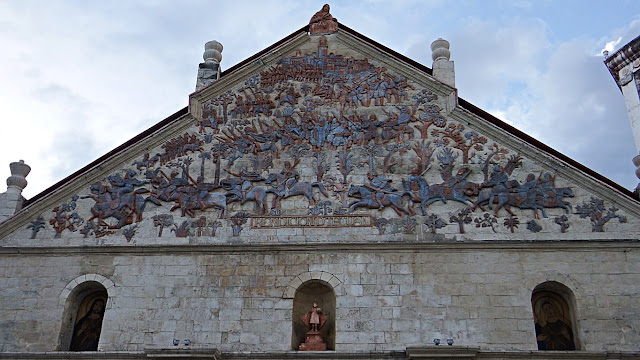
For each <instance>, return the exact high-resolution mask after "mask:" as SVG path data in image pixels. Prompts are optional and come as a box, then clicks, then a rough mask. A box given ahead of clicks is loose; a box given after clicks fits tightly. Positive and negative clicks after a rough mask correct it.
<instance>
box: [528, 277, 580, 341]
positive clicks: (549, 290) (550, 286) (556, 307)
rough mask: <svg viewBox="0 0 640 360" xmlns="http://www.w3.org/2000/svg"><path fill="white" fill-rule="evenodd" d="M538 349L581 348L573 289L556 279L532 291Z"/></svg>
mask: <svg viewBox="0 0 640 360" xmlns="http://www.w3.org/2000/svg"><path fill="white" fill-rule="evenodd" d="M531 306H532V308H533V321H534V325H535V330H536V343H537V345H538V350H579V349H580V347H579V344H580V342H579V341H578V336H577V335H578V331H577V326H576V320H575V319H576V316H575V297H574V295H573V292H572V291H571V290H570V289H569V288H567V287H566V286H565V285H562V284H560V283H558V282H555V281H548V282H545V283H542V284H540V285H538V286H536V288H535V289H534V290H533V293H532V295H531Z"/></svg>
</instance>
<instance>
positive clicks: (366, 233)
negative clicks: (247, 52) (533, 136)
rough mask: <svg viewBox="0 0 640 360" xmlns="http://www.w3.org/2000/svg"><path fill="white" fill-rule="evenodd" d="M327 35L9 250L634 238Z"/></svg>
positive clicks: (240, 76) (276, 57) (210, 94)
mask: <svg viewBox="0 0 640 360" xmlns="http://www.w3.org/2000/svg"><path fill="white" fill-rule="evenodd" d="M457 100H458V99H457V97H456V91H455V89H453V88H451V87H450V86H448V85H445V84H443V83H441V82H439V81H437V80H436V79H434V78H433V77H432V76H431V75H430V70H429V69H427V68H424V67H421V66H419V65H417V64H416V63H414V62H411V61H408V60H407V59H404V58H402V57H401V56H398V54H395V53H393V52H391V51H390V50H388V49H385V48H382V47H380V46H379V45H378V44H375V43H373V42H369V41H366V39H363V38H362V37H359V36H357V34H354V32H353V31H351V30H349V29H347V28H344V27H342V26H341V27H340V30H339V31H338V32H336V33H333V34H325V35H309V34H307V33H306V31H300V32H298V33H294V34H292V35H291V36H290V37H289V38H287V39H285V40H283V41H282V42H280V43H278V44H277V46H274V47H272V48H269V49H268V50H267V51H264V52H262V53H259V54H258V55H256V56H254V57H253V58H251V59H249V60H248V61H245V62H243V63H241V64H239V65H238V66H236V67H234V68H232V69H230V70H227V71H226V72H224V73H223V76H222V78H221V79H219V80H217V81H216V82H215V83H213V84H211V85H209V86H208V87H206V88H204V89H202V90H200V91H198V92H196V93H194V94H192V95H191V96H190V104H189V113H185V114H182V115H181V116H176V118H175V119H173V120H172V121H169V122H166V123H164V124H163V125H162V126H159V127H157V128H156V129H154V131H152V132H149V133H148V134H146V135H145V136H143V137H141V138H140V139H138V140H137V141H136V142H135V143H132V144H130V145H129V146H127V147H126V148H124V149H121V151H119V152H118V153H116V154H114V155H113V156H111V157H109V158H108V159H105V160H104V161H103V162H102V163H100V164H98V165H96V166H95V167H93V168H92V169H90V170H88V171H87V172H86V173H85V174H82V176H77V177H76V178H74V179H72V180H70V181H69V182H68V183H66V184H63V185H61V186H60V187H59V188H58V189H56V190H55V191H52V192H51V193H50V194H48V195H47V196H43V197H41V198H39V199H38V200H37V201H34V202H32V203H31V204H29V206H27V208H26V209H25V210H24V211H23V212H22V213H20V214H17V215H16V216H14V217H13V218H12V219H10V220H9V221H7V222H6V223H4V224H3V226H2V227H0V231H2V233H1V234H2V236H3V238H4V240H2V241H3V243H4V244H5V245H10V246H23V245H38V244H43V242H45V241H46V245H51V246H58V245H89V244H110V245H127V244H138V245H144V244H154V245H155V244H185V243H191V244H210V243H211V244H224V243H236V244H237V243H268V244H275V243H308V242H314V241H315V242H345V241H346V242H380V241H398V240H404V241H406V240H407V239H412V241H416V240H417V241H421V240H428V241H451V240H513V239H519V240H551V239H554V240H558V239H560V240H562V239H566V240H576V239H582V240H590V239H631V238H637V236H638V231H637V230H635V229H637V228H638V215H639V214H638V209H637V207H638V203H637V202H636V201H635V200H633V199H631V198H630V197H629V196H628V195H627V194H624V193H623V192H621V191H619V190H617V189H615V188H613V187H611V186H610V185H608V184H606V183H604V182H602V181H600V180H598V179H595V178H594V177H592V176H590V175H589V174H587V173H585V172H584V171H582V170H580V169H579V168H576V167H574V166H573V165H571V164H568V163H566V162H564V161H562V160H560V159H558V158H557V157H556V156H553V155H552V154H549V153H547V152H545V151H543V150H541V149H539V148H538V147H536V146H534V145H532V144H530V143H528V142H526V141H524V140H523V139H522V138H521V137H518V136H517V134H513V133H511V132H509V131H507V130H505V128H504V127H500V126H496V124H495V121H493V122H491V121H487V120H486V119H483V118H482V117H480V116H478V115H477V114H475V113H474V112H472V111H469V109H467V108H465V107H462V106H460V105H459V104H458V101H457Z"/></svg>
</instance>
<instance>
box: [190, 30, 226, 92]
mask: <svg viewBox="0 0 640 360" xmlns="http://www.w3.org/2000/svg"><path fill="white" fill-rule="evenodd" d="M202 58H203V59H204V62H203V63H200V66H199V67H198V79H197V81H196V91H198V90H200V89H202V88H204V87H206V86H207V85H209V84H211V83H213V82H214V81H216V80H218V79H219V78H220V62H221V61H222V44H220V43H219V42H217V41H215V40H212V41H209V42H207V43H206V44H204V53H203V54H202Z"/></svg>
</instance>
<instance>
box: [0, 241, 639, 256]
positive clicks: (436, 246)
mask: <svg viewBox="0 0 640 360" xmlns="http://www.w3.org/2000/svg"><path fill="white" fill-rule="evenodd" d="M620 249H623V250H627V249H640V239H610V240H469V241H450V242H426V241H420V240H418V241H412V242H403V243H398V242H375V243H371V242H369V243H367V242H349V243H345V242H342V243H336V242H331V243H326V242H319V243H316V244H309V243H305V244H274V245H264V244H262V245H261V244H231V245H224V244H211V245H188V246H185V245H182V244H177V245H142V246H128V245H125V246H119V245H118V246H105V245H95V246H62V247H59V246H55V247H53V246H24V247H22V246H0V255H23V256H29V255H37V256H69V255H70V254H74V255H91V254H101V255H122V254H124V255H157V254H169V255H180V254H186V255H194V254H195V255H202V254H226V253H230V252H249V253H264V252H273V251H278V252H281V251H289V252H314V251H324V252H327V251H332V252H354V251H356V252H366V251H373V252H377V251H390V252H397V251H416V250H417V251H419V250H428V251H430V252H436V251H437V252H459V251H478V250H504V251H535V252H538V251H541V250H542V251H558V250H568V251H572V250H575V251H602V250H620Z"/></svg>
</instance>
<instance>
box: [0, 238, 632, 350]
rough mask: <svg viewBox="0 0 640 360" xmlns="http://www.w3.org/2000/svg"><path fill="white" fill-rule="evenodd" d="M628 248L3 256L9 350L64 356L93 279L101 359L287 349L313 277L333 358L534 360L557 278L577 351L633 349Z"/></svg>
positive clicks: (428, 247) (5, 346) (457, 246)
mask: <svg viewBox="0 0 640 360" xmlns="http://www.w3.org/2000/svg"><path fill="white" fill-rule="evenodd" d="M623 245H624V246H611V244H608V243H596V244H593V243H589V244H588V245H587V244H585V243H580V242H578V243H576V244H575V245H562V244H560V243H558V242H549V243H548V244H545V245H543V246H544V247H546V250H543V249H542V246H531V247H530V248H527V246H523V245H518V244H514V243H512V244H511V245H507V244H503V245H497V244H494V245H491V246H485V247H484V248H479V247H478V246H477V245H474V244H461V243H451V244H433V243H431V244H428V243H427V244H419V243H416V244H413V245H400V244H398V245H395V246H394V245H377V246H374V245H372V246H368V247H367V246H358V248H357V249H356V248H353V247H349V246H344V245H343V246H329V245H327V246H326V250H325V251H318V250H319V249H318V248H313V247H310V248H306V249H305V248H304V247H290V248H288V249H283V250H281V251H262V250H260V249H252V248H250V247H244V248H243V247H238V248H235V249H227V250H224V249H219V248H218V249H215V248H199V249H192V250H190V251H189V252H182V253H181V252H180V250H179V249H176V248H173V249H172V248H157V249H155V250H150V251H149V253H148V254H136V253H135V251H129V250H123V253H118V252H120V251H114V252H112V253H108V252H102V253H94V254H91V252H90V251H89V252H87V251H86V250H82V249H78V253H77V254H76V255H71V254H68V255H62V254H51V255H37V254H24V255H3V256H2V258H1V259H2V260H1V263H2V267H1V268H0V274H1V276H2V278H0V287H1V288H2V289H3V293H2V298H1V302H0V307H1V308H0V330H1V331H0V334H2V338H0V341H1V342H0V351H5V352H7V351H52V350H56V349H57V348H58V346H59V336H60V332H61V324H62V323H63V318H64V316H65V314H64V305H65V301H66V298H65V296H68V293H69V292H68V290H65V287H67V285H69V284H70V282H71V283H72V284H71V285H72V286H73V284H74V283H73V281H74V279H76V278H78V277H79V276H81V275H85V274H89V275H87V276H86V277H83V278H82V279H84V280H90V279H95V276H94V275H92V274H98V275H101V276H104V278H106V279H109V280H110V281H113V284H114V286H113V288H112V289H111V288H110V289H108V290H109V294H110V298H109V303H108V305H107V311H106V313H105V319H104V323H103V331H102V336H101V340H100V349H101V350H105V351H125V350H126V351H135V350H143V349H144V348H150V347H151V348H152V347H171V342H172V340H173V339H190V340H191V341H192V346H193V347H217V348H219V349H221V350H222V351H286V350H291V330H292V309H293V299H291V298H289V296H288V294H290V292H289V291H288V288H289V287H291V286H292V285H291V284H300V283H302V282H303V281H304V280H309V279H312V280H313V279H317V280H320V281H325V280H323V279H332V280H331V282H332V283H333V284H334V286H333V288H334V291H335V293H336V309H335V311H336V350H337V351H355V350H366V351H387V350H404V349H405V348H406V347H408V346H422V345H425V344H430V343H431V342H432V340H433V339H434V338H441V339H447V338H453V339H454V342H455V344H456V345H462V346H479V347H481V348H483V349H487V350H535V349H536V342H535V332H534V323H533V315H532V310H531V292H532V290H533V289H534V288H535V287H536V285H538V284H540V283H543V282H545V281H549V280H551V281H557V282H559V283H562V284H564V285H566V286H567V287H568V288H569V289H570V290H571V291H572V292H573V294H574V296H575V300H576V305H577V307H576V309H574V315H575V319H576V320H577V321H576V323H577V329H576V333H577V338H578V339H579V343H580V344H582V350H591V351H604V350H618V351H620V350H622V351H631V350H634V349H635V348H636V344H638V343H640V334H638V330H637V319H638V318H640V313H639V312H640V311H639V310H638V309H640V301H639V300H638V290H639V288H640V285H638V282H637V279H638V276H639V274H640V265H639V263H638V259H640V251H638V247H637V243H636V242H633V243H627V244H623ZM572 247H573V248H572ZM120 250H122V249H120ZM83 252H85V254H83ZM80 281H82V280H80ZM294 286H295V285H294ZM327 310H328V311H331V309H327ZM293 320H295V321H298V319H293Z"/></svg>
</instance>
